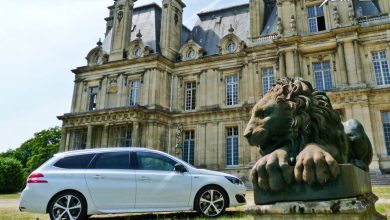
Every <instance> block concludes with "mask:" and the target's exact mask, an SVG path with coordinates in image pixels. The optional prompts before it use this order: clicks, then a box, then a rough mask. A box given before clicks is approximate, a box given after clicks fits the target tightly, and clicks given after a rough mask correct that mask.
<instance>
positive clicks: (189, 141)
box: [183, 131, 195, 165]
mask: <svg viewBox="0 0 390 220" xmlns="http://www.w3.org/2000/svg"><path fill="white" fill-rule="evenodd" d="M194 154H195V131H185V132H184V140H183V160H184V161H185V162H187V163H189V164H192V165H194Z"/></svg>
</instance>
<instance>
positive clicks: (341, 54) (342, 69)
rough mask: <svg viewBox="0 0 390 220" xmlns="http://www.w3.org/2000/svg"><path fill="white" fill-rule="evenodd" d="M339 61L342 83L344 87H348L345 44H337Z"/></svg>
mask: <svg viewBox="0 0 390 220" xmlns="http://www.w3.org/2000/svg"><path fill="white" fill-rule="evenodd" d="M337 54H338V61H339V64H340V71H339V73H340V82H341V84H342V85H343V86H346V85H348V75H347V70H346V64H345V54H344V44H343V42H339V43H337Z"/></svg>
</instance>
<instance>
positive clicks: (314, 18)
mask: <svg viewBox="0 0 390 220" xmlns="http://www.w3.org/2000/svg"><path fill="white" fill-rule="evenodd" d="M319 6H320V5H310V6H307V7H306V8H307V10H306V16H307V23H306V24H307V31H308V33H310V34H314V33H320V32H323V31H326V30H328V27H327V22H326V16H325V14H326V11H325V7H324V6H321V7H319ZM311 8H314V14H313V16H312V15H310V12H309V10H310V9H311ZM320 8H321V11H322V14H320V15H319V13H318V10H319V9H320ZM319 18H323V21H324V29H323V30H319V20H318V19H319ZM310 21H314V24H315V30H312V29H311V23H310Z"/></svg>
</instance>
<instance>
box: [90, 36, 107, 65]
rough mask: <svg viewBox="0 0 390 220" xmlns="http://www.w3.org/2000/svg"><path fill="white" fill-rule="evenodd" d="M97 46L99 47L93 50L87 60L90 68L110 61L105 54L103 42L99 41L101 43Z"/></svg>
mask: <svg viewBox="0 0 390 220" xmlns="http://www.w3.org/2000/svg"><path fill="white" fill-rule="evenodd" d="M96 44H97V46H96V47H95V48H93V49H92V50H91V51H90V52H89V53H88V54H87V57H86V58H85V59H86V60H87V62H88V66H96V65H102V64H104V63H106V62H107V61H108V59H107V55H106V54H104V51H103V48H102V42H101V40H100V39H99V42H97V43H96Z"/></svg>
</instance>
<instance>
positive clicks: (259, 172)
mask: <svg viewBox="0 0 390 220" xmlns="http://www.w3.org/2000/svg"><path fill="white" fill-rule="evenodd" d="M287 156H288V154H287V151H286V150H284V149H277V150H275V151H273V152H272V153H270V154H267V155H265V156H264V157H262V158H261V159H259V160H258V161H257V163H256V164H255V166H254V167H253V169H252V172H251V175H252V181H253V186H254V189H255V190H256V189H258V188H259V187H260V188H261V189H263V190H265V191H280V190H282V189H283V188H284V187H285V186H287V185H289V184H290V183H291V182H292V181H293V178H294V177H293V171H294V168H293V167H292V166H290V165H289V164H288V163H287V158H288V157H287Z"/></svg>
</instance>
